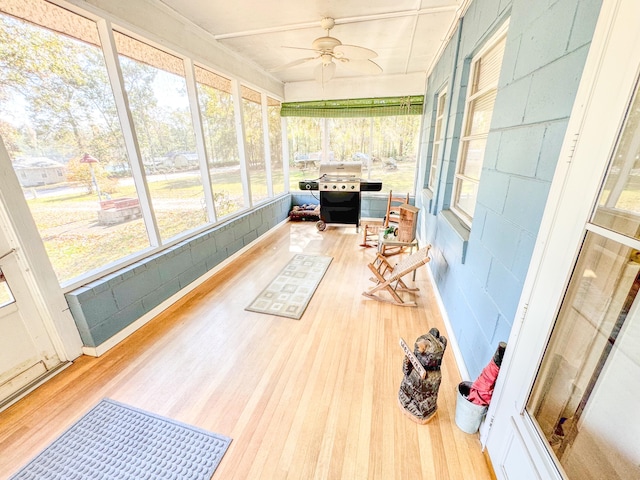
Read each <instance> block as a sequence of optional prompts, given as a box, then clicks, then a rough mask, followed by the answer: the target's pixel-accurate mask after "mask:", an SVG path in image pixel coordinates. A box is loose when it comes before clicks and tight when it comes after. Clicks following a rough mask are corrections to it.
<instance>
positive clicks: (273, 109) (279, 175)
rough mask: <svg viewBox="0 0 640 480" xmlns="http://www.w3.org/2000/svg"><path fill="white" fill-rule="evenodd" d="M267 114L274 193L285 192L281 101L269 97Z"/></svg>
mask: <svg viewBox="0 0 640 480" xmlns="http://www.w3.org/2000/svg"><path fill="white" fill-rule="evenodd" d="M267 116H268V118H269V151H270V153H271V182H272V185H273V194H274V195H279V194H281V193H284V192H285V188H284V187H285V185H284V163H283V156H282V120H281V118H280V102H279V101H278V100H275V99H273V98H271V97H267Z"/></svg>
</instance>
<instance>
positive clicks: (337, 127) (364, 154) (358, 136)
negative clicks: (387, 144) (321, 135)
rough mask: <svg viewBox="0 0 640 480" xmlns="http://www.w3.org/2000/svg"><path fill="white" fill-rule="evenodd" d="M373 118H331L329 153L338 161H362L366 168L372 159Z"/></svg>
mask: <svg viewBox="0 0 640 480" xmlns="http://www.w3.org/2000/svg"><path fill="white" fill-rule="evenodd" d="M372 125H373V124H372V119H371V118H329V119H327V129H328V131H329V132H328V133H329V150H330V153H329V155H332V154H333V160H335V161H338V162H353V161H359V162H362V168H363V169H365V168H366V167H367V166H368V165H369V163H370V160H371V156H370V154H371V150H372V144H371V136H372Z"/></svg>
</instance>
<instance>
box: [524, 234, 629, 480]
mask: <svg viewBox="0 0 640 480" xmlns="http://www.w3.org/2000/svg"><path fill="white" fill-rule="evenodd" d="M639 260H640V252H638V251H637V250H635V249H633V248H630V247H626V246H624V245H621V244H619V243H617V242H614V241H613V240H609V239H606V238H604V237H601V236H598V235H596V234H593V233H588V234H587V237H586V241H585V244H584V246H583V249H582V252H581V254H580V258H579V260H578V263H577V266H576V268H575V271H574V273H573V275H572V278H571V281H570V284H569V287H568V290H567V294H566V297H565V299H564V301H563V304H562V308H561V309H560V313H559V315H558V319H557V321H556V325H555V327H554V330H553V333H552V336H551V339H550V342H549V346H548V347H547V351H546V352H545V356H544V360H543V362H542V365H541V367H540V371H539V373H538V378H537V379H536V382H535V385H534V388H533V391H532V394H531V397H530V399H529V401H528V404H527V411H528V412H529V414H531V415H532V416H533V417H534V418H535V420H536V421H537V423H538V425H539V427H540V429H541V431H542V434H543V435H544V437H545V438H546V439H547V441H548V442H549V445H550V447H551V449H552V450H553V452H554V453H555V455H556V456H557V458H558V460H559V462H560V464H561V465H562V467H563V469H564V470H565V472H566V473H567V475H568V477H569V478H576V479H578V478H579V479H594V480H595V479H601V478H607V479H636V478H640V466H639V465H640V451H639V450H638V448H637V445H638V442H637V439H638V438H639V437H640V423H638V422H636V421H632V422H630V421H629V419H630V418H633V415H634V413H635V412H636V411H637V410H638V408H639V407H640V384H639V383H638V382H637V379H638V378H639V377H640V350H638V339H639V338H640V311H639V308H638V307H639V302H638V295H637V294H638V290H639V289H640V263H638V261H639Z"/></svg>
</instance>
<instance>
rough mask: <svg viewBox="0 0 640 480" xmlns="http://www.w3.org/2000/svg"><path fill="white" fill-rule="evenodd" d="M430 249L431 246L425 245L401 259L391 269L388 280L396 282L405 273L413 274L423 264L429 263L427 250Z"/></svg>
mask: <svg viewBox="0 0 640 480" xmlns="http://www.w3.org/2000/svg"><path fill="white" fill-rule="evenodd" d="M430 249H431V245H426V246H424V247H422V248H421V249H420V250H418V251H416V252H413V253H412V254H411V255H409V256H408V257H405V258H403V259H402V260H400V262H398V263H397V264H396V266H395V267H393V270H392V271H391V276H390V277H389V279H390V280H397V279H398V278H401V277H404V276H405V275H406V274H407V273H411V272H413V271H414V270H415V269H416V268H418V267H420V266H421V265H424V264H425V263H429V261H430V260H431V258H430V257H429V250H430Z"/></svg>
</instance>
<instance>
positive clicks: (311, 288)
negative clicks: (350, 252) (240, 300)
mask: <svg viewBox="0 0 640 480" xmlns="http://www.w3.org/2000/svg"><path fill="white" fill-rule="evenodd" d="M331 260H333V258H332V257H328V256H326V255H303V254H297V255H296V256H294V257H293V258H292V259H291V261H289V263H288V264H287V265H286V266H285V267H284V268H283V269H282V271H281V272H280V273H279V274H278V276H277V277H276V278H274V279H273V281H272V282H271V283H270V284H269V285H268V286H267V288H265V289H264V290H263V291H262V293H260V295H258V296H257V297H256V299H255V300H254V301H253V302H251V304H250V305H249V306H248V307H247V308H245V310H249V311H251V312H258V313H266V314H268V315H278V316H280V317H288V318H295V319H296V320H298V319H299V318H300V317H302V314H303V313H304V311H305V309H306V308H307V305H308V304H309V301H310V300H311V297H313V294H314V293H315V291H316V288H317V287H318V285H319V284H320V280H322V277H323V276H324V274H325V272H326V271H327V269H328V268H329V264H330V263H331Z"/></svg>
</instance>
